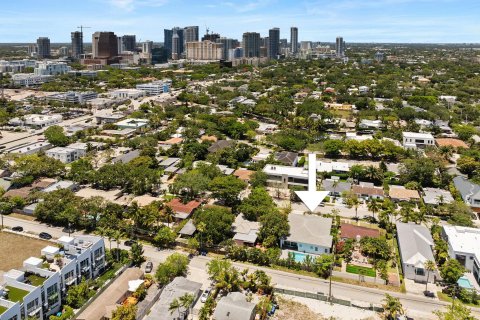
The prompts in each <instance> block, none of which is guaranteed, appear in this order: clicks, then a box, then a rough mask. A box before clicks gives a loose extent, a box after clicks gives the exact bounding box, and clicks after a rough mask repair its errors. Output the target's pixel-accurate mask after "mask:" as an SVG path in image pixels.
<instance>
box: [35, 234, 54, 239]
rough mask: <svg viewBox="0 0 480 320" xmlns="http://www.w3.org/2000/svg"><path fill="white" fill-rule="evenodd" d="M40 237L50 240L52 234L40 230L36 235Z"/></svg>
mask: <svg viewBox="0 0 480 320" xmlns="http://www.w3.org/2000/svg"><path fill="white" fill-rule="evenodd" d="M38 236H39V237H40V238H41V239H45V240H50V239H52V235H51V234H50V233H46V232H40V234H39V235H38Z"/></svg>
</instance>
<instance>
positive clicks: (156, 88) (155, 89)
mask: <svg viewBox="0 0 480 320" xmlns="http://www.w3.org/2000/svg"><path fill="white" fill-rule="evenodd" d="M171 86H172V80H170V79H166V80H163V81H162V80H158V81H153V82H150V83H143V84H137V89H138V90H142V91H145V93H146V94H147V96H156V95H159V94H162V93H166V92H169V91H170V87H171Z"/></svg>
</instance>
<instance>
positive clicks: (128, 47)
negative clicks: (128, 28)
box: [122, 35, 137, 51]
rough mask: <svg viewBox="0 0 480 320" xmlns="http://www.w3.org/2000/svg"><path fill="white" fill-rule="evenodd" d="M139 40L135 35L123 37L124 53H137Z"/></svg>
mask: <svg viewBox="0 0 480 320" xmlns="http://www.w3.org/2000/svg"><path fill="white" fill-rule="evenodd" d="M136 47H137V39H136V37H135V35H124V36H123V37H122V51H135V50H136Z"/></svg>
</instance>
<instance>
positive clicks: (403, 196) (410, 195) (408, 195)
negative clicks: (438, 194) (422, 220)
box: [388, 186, 420, 200]
mask: <svg viewBox="0 0 480 320" xmlns="http://www.w3.org/2000/svg"><path fill="white" fill-rule="evenodd" d="M388 195H389V196H390V198H392V199H398V200H410V199H420V195H419V194H418V191H417V190H409V189H406V188H405V187H402V186H390V191H389V192H388Z"/></svg>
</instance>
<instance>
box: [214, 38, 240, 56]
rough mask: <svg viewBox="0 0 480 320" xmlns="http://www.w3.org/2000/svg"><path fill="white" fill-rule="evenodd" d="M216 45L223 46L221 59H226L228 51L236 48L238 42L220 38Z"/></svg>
mask: <svg viewBox="0 0 480 320" xmlns="http://www.w3.org/2000/svg"><path fill="white" fill-rule="evenodd" d="M217 43H221V44H222V45H223V59H228V52H229V51H230V49H233V48H236V47H238V41H237V40H235V39H231V38H225V37H220V38H219V39H217Z"/></svg>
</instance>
